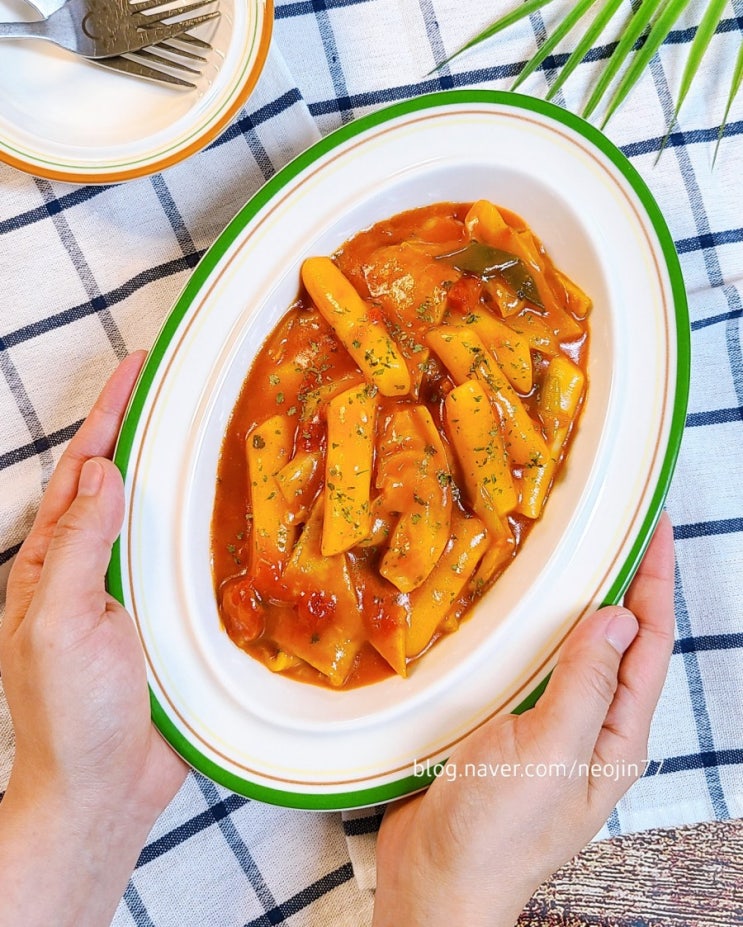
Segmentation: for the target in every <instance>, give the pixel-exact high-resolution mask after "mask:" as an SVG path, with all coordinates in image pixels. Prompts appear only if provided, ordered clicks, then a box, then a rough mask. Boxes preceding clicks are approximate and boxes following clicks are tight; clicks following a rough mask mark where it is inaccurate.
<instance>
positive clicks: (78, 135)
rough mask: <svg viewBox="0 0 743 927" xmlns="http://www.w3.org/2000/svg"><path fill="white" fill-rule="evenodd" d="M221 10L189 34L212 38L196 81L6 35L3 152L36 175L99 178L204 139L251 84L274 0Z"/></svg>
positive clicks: (147, 164)
mask: <svg viewBox="0 0 743 927" xmlns="http://www.w3.org/2000/svg"><path fill="white" fill-rule="evenodd" d="M219 9H220V12H221V16H220V18H219V19H218V20H216V21H212V22H207V23H204V24H203V25H202V26H200V27H199V29H198V31H196V32H195V33H194V34H196V35H198V36H200V37H201V38H203V39H205V40H206V41H208V42H209V43H210V44H211V45H212V50H211V51H210V52H206V53H205V54H206V56H207V64H206V66H205V67H204V68H203V70H202V73H201V74H200V75H199V76H197V77H195V78H194V83H195V84H196V87H195V89H180V88H175V87H171V86H167V85H161V84H157V83H154V82H151V81H145V80H142V79H139V78H136V77H132V76H129V75H124V74H120V73H118V72H115V71H112V70H110V69H106V68H102V67H99V66H97V65H95V64H93V63H91V62H89V61H86V60H85V59H81V58H78V57H77V56H75V55H73V54H72V53H71V52H67V51H65V50H63V49H61V48H57V47H56V46H54V45H51V44H50V43H46V42H40V41H38V40H31V39H29V40H26V39H24V40H19V41H13V42H6V43H4V44H3V55H2V62H1V63H0V160H2V161H6V162H7V163H8V164H12V165H13V166H14V167H17V168H19V169H20V170H22V171H26V172H27V173H29V174H34V175H35V176H38V177H48V178H50V179H53V180H62V181H68V182H70V183H91V184H103V183H116V182H119V181H122V180H132V179H134V178H137V177H144V176H146V175H148V174H153V173H156V172H157V171H161V170H164V169H165V168H167V167H170V166H171V165H173V164H176V163H177V162H178V161H181V160H183V159H184V158H186V157H188V156H189V155H191V154H194V153H195V152H196V151H199V150H200V149H202V148H203V147H205V146H206V145H207V144H208V143H209V142H210V141H212V139H214V138H215V137H216V136H217V135H218V134H219V133H220V132H221V131H222V130H223V129H224V128H225V127H226V126H227V125H228V123H229V122H230V120H231V119H232V118H233V117H234V116H235V114H236V113H237V111H238V110H239V109H240V107H241V106H242V105H243V104H244V103H245V101H246V100H247V99H248V96H249V95H250V93H251V91H252V90H253V88H254V87H255V85H256V82H257V80H258V77H259V75H260V73H261V70H262V68H263V64H264V62H265V59H266V55H267V52H268V46H269V43H270V40H271V31H272V26H273V0H220V3H219ZM34 18H38V17H37V16H36V15H35V14H34V10H33V8H32V7H31V6H29V5H28V4H27V3H24V2H20V0H0V21H2V20H6V21H12V20H18V19H34ZM189 79H191V78H189Z"/></svg>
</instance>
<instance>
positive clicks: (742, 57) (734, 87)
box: [712, 42, 743, 165]
mask: <svg viewBox="0 0 743 927" xmlns="http://www.w3.org/2000/svg"><path fill="white" fill-rule="evenodd" d="M741 83H743V42H741V46H740V51H739V52H738V58H737V59H736V62H735V67H734V68H733V79H732V81H731V83H730V94H729V95H728V101H727V104H726V106H725V112H724V114H723V117H722V125H721V126H720V131H719V132H718V133H717V144H716V145H715V153H714V155H713V156H712V164H713V165H714V163H715V161H716V160H717V151H718V149H719V147H720V142H721V141H722V136H723V135H724V134H725V126H726V125H727V124H728V116H729V115H730V107H731V106H732V105H733V100H734V99H735V97H736V96H737V93H738V91H739V90H740V85H741Z"/></svg>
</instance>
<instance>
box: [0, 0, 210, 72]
mask: <svg viewBox="0 0 743 927" xmlns="http://www.w3.org/2000/svg"><path fill="white" fill-rule="evenodd" d="M211 2H212V0H196V2H194V3H188V4H185V5H183V6H180V7H175V8H174V7H172V6H171V7H169V8H165V9H160V10H158V11H156V12H153V13H150V14H145V13H144V12H143V11H144V10H146V9H152V8H153V7H156V6H158V7H163V6H164V4H165V3H167V0H143V2H142V3H137V4H129V3H128V2H127V0H113V2H111V0H67V3H65V4H64V6H62V7H60V8H59V9H58V10H57V11H56V12H55V13H52V15H51V16H49V17H48V18H47V19H42V20H41V21H39V22H30V23H29V22H23V23H0V38H40V39H48V40H49V41H51V42H54V43H55V44H57V45H59V46H61V47H62V48H66V49H68V50H69V51H73V52H77V54H79V55H84V56H85V57H86V58H106V57H110V56H116V55H123V54H126V53H127V52H132V51H138V50H139V49H141V48H144V47H145V46H147V45H153V44H156V43H158V42H163V41H167V40H168V39H172V38H174V37H176V36H178V35H181V34H182V33H184V32H186V31H187V30H188V29H192V28H193V27H194V26H197V25H199V23H203V22H206V21H207V20H209V19H214V18H215V17H216V16H219V11H213V12H211V13H203V14H201V15H200V16H192V17H190V18H188V19H182V20H179V21H178V22H173V23H164V22H163V20H165V19H172V18H173V17H175V16H182V15H183V14H185V13H191V12H193V11H194V10H196V9H201V8H202V7H204V6H207V5H208V4H209V3H211Z"/></svg>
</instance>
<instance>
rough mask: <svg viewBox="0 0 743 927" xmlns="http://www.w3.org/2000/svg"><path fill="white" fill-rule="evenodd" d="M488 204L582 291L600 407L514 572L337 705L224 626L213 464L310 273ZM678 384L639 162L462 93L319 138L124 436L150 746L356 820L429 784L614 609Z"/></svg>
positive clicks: (249, 209)
mask: <svg viewBox="0 0 743 927" xmlns="http://www.w3.org/2000/svg"><path fill="white" fill-rule="evenodd" d="M478 197H486V198H489V199H491V200H493V201H494V202H496V203H499V204H502V205H504V206H507V207H509V208H511V209H513V210H514V211H516V212H518V213H520V214H521V215H522V216H523V217H524V218H525V219H526V220H527V222H529V224H530V225H531V227H532V228H533V229H534V230H535V232H536V234H537V235H539V236H540V237H541V238H542V239H543V240H544V242H545V244H546V246H547V248H548V250H549V251H550V253H551V255H552V256H553V258H554V259H555V261H556V263H557V265H558V266H559V267H561V268H564V269H565V270H566V272H567V273H568V274H569V275H570V276H572V277H574V278H575V279H576V280H577V281H578V282H579V283H580V285H581V286H582V287H584V288H585V289H586V290H587V291H588V292H589V293H590V294H591V295H592V296H593V298H594V302H595V309H594V312H593V315H592V342H591V348H590V368H589V376H590V390H589V394H588V400H587V403H586V406H585V409H584V412H583V415H582V418H581V422H580V427H579V430H578V433H577V435H576V437H575V440H574V443H573V447H572V450H571V454H570V457H569V460H568V464H567V470H566V475H565V476H564V478H563V479H562V480H561V481H560V482H559V484H558V485H557V486H556V487H555V489H554V491H553V493H552V496H551V498H550V500H549V503H548V506H547V510H546V513H545V515H544V517H543V518H542V520H541V521H540V522H539V523H538V524H537V525H536V527H535V528H534V529H533V530H532V532H531V533H530V535H529V537H528V539H527V541H526V544H525V545H524V548H523V550H522V551H521V553H520V554H519V556H518V557H517V559H516V561H515V562H514V563H513V565H512V566H511V567H509V569H508V570H507V571H506V573H505V574H504V575H503V577H502V578H501V579H500V580H499V581H498V583H497V584H496V586H495V587H494V588H493V589H492V590H491V591H490V592H489V593H488V594H487V595H486V596H485V597H484V599H483V600H482V601H481V602H480V603H479V604H478V605H477V607H476V608H475V609H474V613H473V614H472V616H471V617H470V619H469V620H468V621H466V622H465V623H464V624H463V625H462V627H461V628H460V630H459V631H458V632H457V633H456V634H453V635H451V636H449V637H447V638H445V639H443V640H442V641H440V642H439V643H438V644H437V645H436V646H435V647H434V648H433V649H432V650H431V651H430V652H429V653H428V654H427V655H426V657H425V659H423V660H422V661H420V663H418V664H416V665H415V667H414V670H413V672H412V673H411V676H410V677H409V678H408V679H406V680H403V679H399V678H395V679H390V680H387V681H384V682H382V683H378V684H376V685H372V686H368V687H366V688H362V689H357V690H352V691H348V692H335V691H328V690H324V689H320V688H315V687H312V686H306V685H302V684H299V683H296V682H293V681H291V680H288V679H285V678H283V677H281V676H277V675H273V674H271V673H270V672H269V671H268V670H267V669H265V668H264V667H263V666H262V665H261V664H259V663H257V662H256V661H254V660H253V659H251V658H250V657H248V656H246V655H245V654H244V653H243V652H242V651H240V650H239V649H238V648H237V647H235V646H234V645H233V644H232V642H231V641H230V640H229V639H228V638H227V636H226V635H225V633H224V632H223V631H222V630H221V628H220V623H219V618H218V615H217V610H216V605H215V599H214V593H213V589H212V582H211V575H210V563H209V558H210V555H209V527H210V518H211V512H212V504H213V499H214V485H215V474H216V466H217V458H218V454H219V449H220V444H221V440H222V436H223V433H224V428H225V425H226V422H227V419H228V417H229V415H230V412H231V410H232V408H233V405H234V402H235V400H236V397H237V395H238V392H239V389H240V386H241V384H242V382H243V379H244V377H245V374H246V372H247V370H248V367H249V365H250V363H251V360H252V358H253V355H254V353H255V352H256V350H257V349H258V347H259V346H260V344H261V342H262V341H263V339H264V338H265V337H266V335H267V334H268V333H269V332H270V331H271V329H272V328H273V326H274V325H275V323H276V322H277V320H278V319H279V318H280V317H281V316H282V315H283V313H284V312H285V311H286V309H287V307H288V306H289V305H290V303H291V302H292V301H293V299H294V298H295V296H296V293H297V290H298V281H299V266H300V263H301V261H302V259H303V258H304V257H305V256H307V255H309V254H329V253H331V252H332V251H333V250H334V249H335V248H337V247H338V246H339V245H340V244H341V243H342V242H343V241H344V240H345V239H347V238H348V237H349V236H350V235H352V234H353V233H355V232H356V231H358V230H359V229H361V228H364V227H365V226H368V225H370V224H371V223H373V222H376V221H377V220H380V219H382V218H385V217H387V216H390V215H392V214H394V213H397V212H399V211H401V210H403V209H408V208H412V207H414V206H419V205H423V204H426V203H432V202H437V201H441V200H459V201H466V200H473V199H476V198H478ZM688 375H689V348H688V315H687V310H686V302H685V295H684V287H683V281H682V279H681V275H680V271H679V267H678V262H677V259H676V255H675V252H674V250H673V244H672V241H671V239H670V236H669V234H668V231H667V229H666V227H665V224H664V222H663V219H662V217H661V215H660V213H659V211H658V208H657V206H656V205H655V203H654V202H653V200H652V198H651V196H650V194H649V192H648V191H647V189H646V187H645V186H644V184H643V183H642V181H641V180H640V179H639V177H638V176H637V174H636V173H635V171H634V169H633V168H632V167H631V166H630V165H629V163H628V162H627V161H626V159H625V158H624V157H623V156H622V155H621V154H620V152H619V151H617V149H615V148H614V147H613V146H612V145H611V144H610V143H609V142H608V141H607V140H606V139H605V138H604V137H603V136H602V135H601V134H600V133H599V132H597V131H596V130H595V129H593V128H591V127H590V126H589V125H587V124H586V123H584V122H583V121H582V120H580V119H578V118H576V117H574V116H572V115H570V114H568V113H566V112H564V111H563V110H561V109H558V108H557V107H554V106H552V105H549V104H546V103H543V102H541V101H537V100H532V99H529V98H526V97H520V96H518V95H515V94H502V93H493V92H486V91H456V92H449V93H441V94H434V95H432V96H428V97H421V98H419V99H416V100H412V101H410V102H406V103H403V104H399V105H397V106H393V107H391V108H389V109H386V110H383V111H380V112H377V113H374V114H372V115H370V116H367V117H366V118H364V119H361V120H359V121H357V122H355V123H352V124H350V125H348V126H345V127H343V128H342V129H340V130H339V131H337V132H336V133H334V134H333V135H331V136H329V137H328V138H326V139H324V140H322V141H321V142H319V143H318V144H317V145H315V146H314V147H313V148H312V149H310V150H309V151H308V152H306V153H305V154H304V155H302V156H301V157H300V158H298V159H297V160H296V161H294V162H293V163H292V164H290V165H289V166H288V167H286V168H285V169H284V170H283V171H281V172H280V173H279V174H277V175H276V176H275V177H274V178H273V179H272V180H271V181H270V182H269V183H268V184H267V185H266V186H265V187H263V189H262V190H261V191H260V192H259V193H258V194H257V195H256V196H255V197H254V198H253V199H252V200H251V201H250V202H249V203H248V204H247V205H246V206H245V207H244V208H243V210H242V211H241V212H240V213H239V215H238V216H237V217H236V218H235V219H234V220H233V222H232V223H231V224H230V225H229V226H228V227H227V229H226V230H225V231H224V233H223V234H222V235H221V236H220V238H219V239H218V240H217V242H216V243H215V245H214V246H213V247H212V248H211V249H210V251H209V252H208V253H207V255H206V256H205V257H204V258H203V260H202V261H201V263H200V264H199V266H198V267H197V268H196V270H195V271H194V274H193V276H192V278H191V280H190V282H189V284H188V285H187V287H186V289H185V290H184V292H183V294H182V295H181V297H180V298H179V300H178V302H177V304H176V305H175V307H174V309H173V311H172V313H171V315H170V317H169V319H168V322H167V324H166V325H165V327H164V329H163V331H162V333H161V335H160V336H159V338H158V341H157V343H156V345H155V347H154V349H153V351H152V353H151V355H150V357H149V359H148V361H147V364H146V367H145V369H144V371H143V374H142V377H141V380H140V383H139V385H138V388H137V390H136V392H135V395H134V398H133V401H132V404H131V408H130V410H129V413H128V416H127V419H126V423H125V425H124V428H123V431H122V435H121V439H120V443H119V447H118V450H117V455H116V460H117V462H118V464H119V466H120V467H121V468H122V470H123V472H124V474H125V485H126V498H127V509H126V517H125V522H124V529H123V533H122V537H121V541H120V544H119V545H118V546H117V548H116V550H115V554H114V558H113V561H112V567H111V572H110V576H109V580H110V587H111V589H112V591H113V592H114V593H115V594H116V595H117V597H119V598H120V600H121V601H122V602H123V603H124V604H125V605H126V607H127V608H128V609H129V610H130V611H131V613H132V615H133V617H134V620H135V621H136V623H137V627H138V628H139V632H140V634H141V637H142V641H143V644H144V648H145V653H146V658H147V664H148V669H149V679H150V685H151V690H152V701H153V715H154V718H155V721H156V723H157V724H158V726H159V728H160V730H161V731H162V733H163V734H164V735H165V737H166V738H167V739H168V740H169V741H170V743H171V744H172V745H173V746H174V747H175V748H176V749H177V750H178V751H179V752H180V753H181V754H182V755H183V756H184V757H185V758H186V759H187V760H188V761H189V762H190V763H192V764H193V765H194V766H195V767H196V768H198V769H200V770H201V771H202V772H204V773H205V774H207V775H209V776H211V777H212V778H213V779H215V780H217V781H219V782H221V783H223V784H224V785H226V786H228V787H230V788H232V789H234V790H236V791H238V792H241V793H244V794H246V795H250V796H253V797H255V798H259V799H262V800H264V801H270V802H276V803H280V804H286V805H292V806H297V807H306V808H316V809H319V808H346V807H353V806H361V805H365V804H371V803H376V802H379V801H385V800H387V799H390V798H392V797H395V796H398V795H402V794H405V793H407V792H411V791H413V790H415V789H418V788H421V787H422V786H423V785H425V784H426V783H427V781H428V778H427V777H426V776H425V775H415V774H414V772H415V770H416V769H417V770H418V771H419V772H420V769H421V767H422V768H423V769H429V770H430V769H431V766H432V764H434V763H435V762H436V761H437V760H440V759H442V758H444V757H446V756H447V755H448V754H449V752H450V751H451V749H452V747H453V746H454V745H455V744H456V743H457V742H458V741H459V740H461V738H463V737H464V736H466V734H467V733H468V732H470V731H471V730H472V729H473V728H475V727H476V726H477V725H479V724H482V723H483V722H484V721H485V720H486V719H487V718H489V717H491V716H492V715H493V714H495V713H496V712H500V711H506V710H511V709H514V708H517V707H524V706H525V705H526V704H530V703H531V701H533V700H534V699H535V698H536V696H537V690H536V689H538V684H539V683H540V682H543V681H544V679H545V677H546V675H547V673H548V671H549V669H550V668H551V665H552V664H553V662H554V659H555V654H556V652H557V650H558V649H559V647H560V644H561V642H562V641H563V640H564V638H565V636H566V634H567V633H568V632H569V630H570V629H571V628H572V627H573V626H574V625H575V624H576V623H577V622H578V621H579V620H580V618H581V617H582V616H584V615H585V614H586V613H587V612H588V611H589V610H590V609H592V608H594V607H595V606H598V605H599V604H600V603H602V602H605V601H617V600H618V598H619V597H620V596H621V594H622V593H623V591H624V589H625V588H626V585H627V583H628V582H629V579H630V577H631V575H632V573H633V572H634V569H635V568H636V566H637V563H638V561H639V558H640V556H641V554H642V552H643V551H644V548H645V546H646V544H647V542H648V540H649V537H650V533H651V531H652V528H653V526H654V524H655V522H656V520H657V517H658V515H659V512H660V508H661V505H662V502H663V499H664V497H665V493H666V490H667V487H668V483H669V480H670V476H671V472H672V470H673V465H674V462H675V458H676V454H677V451H678V445H679V441H680V438H681V433H682V429H683V422H684V417H685V410H686V397H687V391H688ZM535 687H536V688H535ZM416 762H417V763H418V764H419V766H418V767H415V766H414V764H415V763H416Z"/></svg>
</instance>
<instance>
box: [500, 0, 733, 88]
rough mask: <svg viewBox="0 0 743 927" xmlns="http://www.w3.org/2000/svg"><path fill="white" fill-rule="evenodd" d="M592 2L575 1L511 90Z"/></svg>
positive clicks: (562, 36)
mask: <svg viewBox="0 0 743 927" xmlns="http://www.w3.org/2000/svg"><path fill="white" fill-rule="evenodd" d="M620 2H621V0H620ZM725 2H727V0H725ZM594 3H596V0H580V3H577V4H576V5H575V6H574V7H573V9H572V10H571V11H570V12H569V13H568V15H567V16H566V17H565V19H563V21H562V22H561V23H560V25H559V26H558V27H557V28H556V29H555V31H554V32H553V33H552V35H551V36H550V37H549V38H548V39H547V40H546V41H545V42H544V44H543V45H542V47H541V48H540V49H539V51H538V52H537V53H536V55H533V56H532V57H531V58H530V59H529V60H528V61H527V62H526V64H525V65H524V67H523V68H522V70H521V73H520V74H519V76H518V77H517V78H516V80H515V81H514V83H513V86H512V87H511V90H515V89H516V88H517V87H518V86H519V84H522V83H523V82H524V81H525V80H526V78H527V77H528V76H529V75H530V74H531V73H533V72H534V71H536V69H537V68H538V67H539V65H540V64H541V63H542V62H543V61H544V59H545V58H546V57H547V55H549V54H550V52H551V51H552V50H553V48H555V47H556V46H557V44H558V43H559V42H561V41H562V39H564V38H565V36H566V35H567V34H568V33H569V32H570V31H571V30H572V29H573V27H574V26H575V25H576V23H578V22H579V21H580V20H581V19H583V17H584V16H585V15H586V13H587V12H588V11H589V10H590V9H591V7H592V6H593V5H594Z"/></svg>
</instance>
